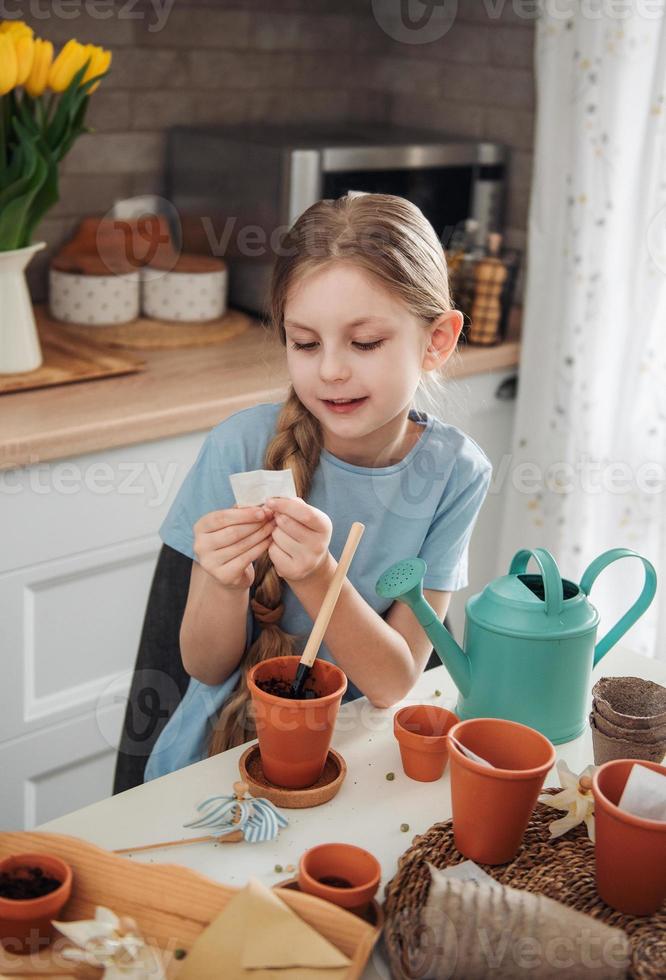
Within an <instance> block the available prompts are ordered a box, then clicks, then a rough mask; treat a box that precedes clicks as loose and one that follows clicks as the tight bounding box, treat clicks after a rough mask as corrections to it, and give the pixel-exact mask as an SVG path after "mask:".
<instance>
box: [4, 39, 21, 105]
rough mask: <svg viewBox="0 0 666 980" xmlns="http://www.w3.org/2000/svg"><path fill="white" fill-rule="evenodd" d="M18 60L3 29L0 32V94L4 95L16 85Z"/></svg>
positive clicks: (10, 40) (12, 45) (11, 43)
mask: <svg viewBox="0 0 666 980" xmlns="http://www.w3.org/2000/svg"><path fill="white" fill-rule="evenodd" d="M17 77H18V61H17V59H16V50H15V48H14V44H13V42H12V39H11V38H10V37H9V36H8V34H7V33H5V32H4V31H3V32H2V33H0V95H6V94H7V92H11V90H12V89H13V88H14V86H15V85H16V79H17Z"/></svg>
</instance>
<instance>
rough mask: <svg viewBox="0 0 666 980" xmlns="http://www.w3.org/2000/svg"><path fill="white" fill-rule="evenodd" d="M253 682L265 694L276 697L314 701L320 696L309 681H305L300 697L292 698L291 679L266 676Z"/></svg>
mask: <svg viewBox="0 0 666 980" xmlns="http://www.w3.org/2000/svg"><path fill="white" fill-rule="evenodd" d="M255 683H256V685H257V687H258V688H259V689H260V690H262V691H264V693H265V694H272V695H273V696H274V697H276V698H288V699H289V700H291V701H315V700H317V699H318V698H320V697H321V694H318V693H317V691H315V690H314V688H313V687H312V682H311V681H306V684H305V687H304V688H303V695H302V697H300V698H294V696H293V695H292V693H291V681H287V680H284V678H282V677H267V678H266V680H258V681H255ZM308 684H309V685H310V686H309V687H308Z"/></svg>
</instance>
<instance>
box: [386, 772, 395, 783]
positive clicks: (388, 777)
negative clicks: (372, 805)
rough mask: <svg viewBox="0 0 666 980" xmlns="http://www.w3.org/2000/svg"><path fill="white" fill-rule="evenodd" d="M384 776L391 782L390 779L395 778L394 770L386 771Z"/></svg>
mask: <svg viewBox="0 0 666 980" xmlns="http://www.w3.org/2000/svg"><path fill="white" fill-rule="evenodd" d="M386 778H387V779H388V781H389V782H391V780H392V779H395V773H394V772H387V773H386Z"/></svg>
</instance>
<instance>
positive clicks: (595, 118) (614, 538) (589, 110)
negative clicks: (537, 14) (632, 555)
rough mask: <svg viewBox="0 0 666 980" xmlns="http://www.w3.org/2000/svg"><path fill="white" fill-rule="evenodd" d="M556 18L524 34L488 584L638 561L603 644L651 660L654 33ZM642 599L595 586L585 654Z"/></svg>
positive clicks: (656, 418) (657, 511) (643, 21)
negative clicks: (496, 543) (506, 411)
mask: <svg viewBox="0 0 666 980" xmlns="http://www.w3.org/2000/svg"><path fill="white" fill-rule="evenodd" d="M564 7H566V8H567V10H568V15H566V16H564V15H562V13H561V12H560V13H558V5H557V4H550V3H548V4H545V6H544V12H543V14H542V16H541V19H540V21H539V22H538V26H537V32H536V82H537V120H536V144H535V156H534V177H533V187H532V198H531V205H530V216H529V227H528V268H527V281H526V297H525V310H524V324H523V348H522V357H521V365H520V383H519V393H518V401H517V416H516V429H515V435H514V445H513V451H512V456H511V459H510V460H508V461H507V466H506V468H505V471H504V472H503V473H500V472H496V474H495V477H496V481H497V486H496V487H494V488H493V489H495V490H499V489H500V484H501V483H503V482H504V483H506V484H507V503H506V511H505V520H504V521H503V523H502V532H501V540H500V554H501V566H502V569H503V570H506V567H507V562H508V561H509V559H510V557H511V555H512V554H513V553H514V552H515V551H516V550H517V549H518V548H522V547H534V546H536V545H542V546H544V547H546V548H548V549H549V550H550V551H551V552H552V553H553V554H554V556H555V558H556V560H557V561H558V564H559V565H560V570H561V572H562V575H563V576H564V577H565V578H569V579H573V580H574V581H576V582H578V581H579V580H580V575H581V574H582V572H583V570H584V568H585V567H586V566H587V565H588V564H589V563H590V561H591V560H592V559H593V558H595V557H596V556H597V555H598V554H599V553H601V552H602V551H605V550H607V549H609V548H613V547H627V548H631V549H632V550H634V551H637V552H639V553H640V554H641V555H644V556H645V557H646V558H648V559H649V560H650V561H651V562H652V563H653V564H654V565H655V567H656V570H657V576H658V588H657V596H656V598H655V600H654V602H653V604H652V606H651V608H650V610H649V611H648V612H647V613H646V614H645V615H644V616H643V617H642V618H641V619H640V620H639V621H638V623H637V624H636V625H635V626H633V627H632V629H631V630H630V631H629V632H628V633H627V634H626V635H625V637H624V638H623V640H622V641H621V642H622V643H624V644H625V645H626V646H628V647H630V648H631V649H633V650H636V651H637V652H640V653H643V654H645V655H647V656H656V657H657V658H659V659H663V660H666V561H665V559H666V24H665V21H664V16H663V14H662V15H661V16H660V17H655V16H654V7H655V5H654V4H653V5H652V16H649V13H650V5H649V4H645V5H642V4H639V3H636V4H617V5H613V4H608V3H604V2H599V3H596V4H595V3H594V2H591V0H587V2H581V3H570V4H568V6H567V5H566V4H562V5H561V8H564ZM643 8H645V9H643ZM621 11H625V12H627V13H628V14H629V16H628V17H626V18H620V16H619V13H620V12H621ZM613 12H615V13H616V16H612V14H613ZM642 581H643V573H642V566H641V563H640V562H638V561H636V560H635V559H629V558H625V559H622V560H620V561H618V562H617V563H615V564H614V565H612V566H610V567H609V568H608V569H607V570H606V571H604V572H603V573H602V574H601V576H600V577H599V579H598V580H597V582H596V583H595V585H594V587H593V589H592V592H591V598H592V600H593V602H594V603H595V605H596V606H597V608H598V609H599V611H600V613H601V617H602V621H601V625H600V632H599V636H601V635H602V634H603V633H605V632H606V630H607V629H608V628H610V626H612V625H613V623H614V622H615V621H617V620H618V619H619V618H620V615H621V614H622V613H624V612H625V611H626V609H627V608H628V607H629V606H630V605H631V603H632V602H633V601H634V599H635V598H636V597H637V596H638V593H639V592H640V589H641V585H642Z"/></svg>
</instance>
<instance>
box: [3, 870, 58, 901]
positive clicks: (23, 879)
mask: <svg viewBox="0 0 666 980" xmlns="http://www.w3.org/2000/svg"><path fill="white" fill-rule="evenodd" d="M61 884H62V882H61V881H58V879H57V878H53V877H52V876H51V875H49V874H47V873H45V872H44V871H43V870H42V868H39V867H28V865H22V866H21V867H18V868H13V869H12V870H11V871H0V898H9V899H14V900H16V899H18V900H25V899H31V898H41V897H42V895H48V894H49V893H50V892H54V891H55V890H56V888H60V885H61Z"/></svg>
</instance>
